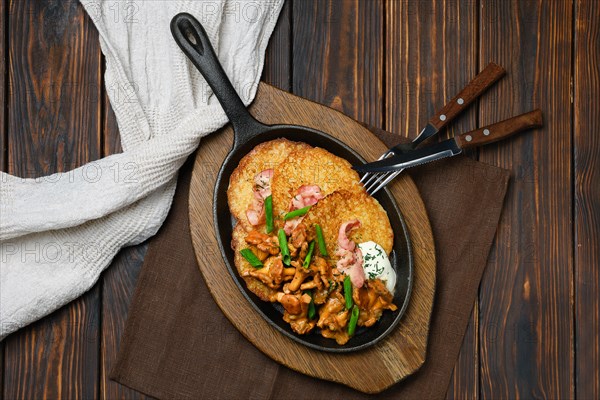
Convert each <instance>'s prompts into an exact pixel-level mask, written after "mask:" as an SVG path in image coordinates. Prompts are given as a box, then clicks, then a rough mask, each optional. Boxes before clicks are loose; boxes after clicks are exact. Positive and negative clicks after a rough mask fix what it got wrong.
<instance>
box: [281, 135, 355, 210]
mask: <svg viewBox="0 0 600 400" xmlns="http://www.w3.org/2000/svg"><path fill="white" fill-rule="evenodd" d="M359 180H360V179H359V177H358V173H357V172H356V171H355V170H353V169H352V165H350V163H349V162H348V161H346V160H344V159H343V158H340V157H337V156H335V155H333V154H331V153H330V152H328V151H327V150H324V149H321V148H319V147H311V148H309V149H302V150H296V151H293V152H292V153H290V154H289V155H288V156H287V158H286V159H285V160H283V161H282V162H281V163H280V164H279V165H278V166H277V168H276V169H275V174H274V175H273V182H272V184H271V190H272V193H273V216H274V217H275V219H280V218H281V217H282V216H283V215H284V214H285V213H287V212H288V211H289V210H290V204H291V200H292V198H293V197H294V196H295V195H296V194H297V191H298V188H300V186H302V185H317V186H319V188H320V189H321V193H322V194H323V195H324V196H327V195H329V194H331V193H333V192H335V191H336V190H340V189H344V190H348V191H361V190H362V186H361V184H360V182H359Z"/></svg>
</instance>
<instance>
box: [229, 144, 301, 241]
mask: <svg viewBox="0 0 600 400" xmlns="http://www.w3.org/2000/svg"><path fill="white" fill-rule="evenodd" d="M310 148H311V146H309V145H308V144H306V143H301V142H292V141H289V140H287V139H275V140H271V141H269V142H265V143H261V144H259V145H258V146H256V147H255V148H254V149H252V151H251V152H250V153H248V154H246V155H245V156H244V158H242V159H241V160H240V163H239V164H238V166H237V168H236V169H235V170H234V171H233V173H232V174H231V177H230V178H229V188H228V189H227V200H228V202H229V210H230V211H231V214H232V215H233V217H234V218H235V219H237V220H238V223H240V224H242V226H244V228H246V229H249V228H251V227H252V226H251V225H250V223H249V222H248V219H247V218H246V210H247V209H248V205H249V204H250V203H251V202H252V199H253V198H254V194H253V191H254V177H255V176H256V175H257V174H258V173H259V172H261V171H264V170H265V169H270V168H276V167H277V166H278V165H279V163H281V162H282V161H283V160H284V159H285V158H286V157H287V156H288V155H289V154H290V153H292V152H294V151H297V150H306V149H310Z"/></svg>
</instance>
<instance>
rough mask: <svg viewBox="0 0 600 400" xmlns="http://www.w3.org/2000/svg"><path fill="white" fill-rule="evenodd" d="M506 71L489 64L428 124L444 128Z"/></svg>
mask: <svg viewBox="0 0 600 400" xmlns="http://www.w3.org/2000/svg"><path fill="white" fill-rule="evenodd" d="M505 73H506V71H505V70H504V68H502V67H501V66H499V65H498V64H496V63H493V62H491V63H489V64H488V65H487V67H485V69H484V70H483V71H481V72H480V73H479V74H478V75H477V76H476V77H475V78H473V80H472V81H471V82H469V84H468V85H467V86H465V88H464V89H463V90H461V91H460V93H458V94H457V95H456V96H454V97H453V98H452V100H450V101H449V102H448V103H447V104H446V105H445V106H444V107H443V108H442V109H441V110H440V111H438V113H437V114H435V115H434V116H433V117H432V118H431V119H430V120H429V124H431V125H433V126H435V127H436V128H437V129H438V130H440V129H442V128H443V127H444V126H446V125H447V124H448V123H449V122H450V121H452V120H453V119H454V118H455V117H456V116H457V115H458V114H460V113H461V112H462V111H464V110H465V109H466V108H467V107H468V106H469V104H471V103H472V102H473V101H475V99H476V98H478V97H479V96H481V94H482V93H483V92H485V91H486V90H487V89H488V88H490V87H491V86H492V85H493V84H494V83H496V82H497V81H498V79H500V78H502V77H503V76H504V74H505Z"/></svg>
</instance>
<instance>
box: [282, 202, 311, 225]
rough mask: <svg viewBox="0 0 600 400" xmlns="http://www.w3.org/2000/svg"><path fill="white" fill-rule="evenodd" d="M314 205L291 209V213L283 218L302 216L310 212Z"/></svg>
mask: <svg viewBox="0 0 600 400" xmlns="http://www.w3.org/2000/svg"><path fill="white" fill-rule="evenodd" d="M311 207H312V206H306V207H304V208H299V209H297V210H294V211H290V212H289V213H287V214H285V215H284V217H283V219H284V220H285V221H287V220H288V219H292V218H296V217H301V216H303V215H304V214H306V213H307V212H308V210H310V208H311Z"/></svg>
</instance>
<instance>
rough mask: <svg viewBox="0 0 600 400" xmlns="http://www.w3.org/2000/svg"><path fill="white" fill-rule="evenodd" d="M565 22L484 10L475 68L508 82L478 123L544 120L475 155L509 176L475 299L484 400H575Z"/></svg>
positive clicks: (510, 8)
mask: <svg viewBox="0 0 600 400" xmlns="http://www.w3.org/2000/svg"><path fill="white" fill-rule="evenodd" d="M572 17H573V14H572V3H571V2H570V1H542V0H539V1H538V0H527V1H522V0H512V1H504V0H495V1H493V0H484V1H482V6H481V19H480V23H481V29H480V32H481V40H480V62H481V63H484V62H486V61H487V60H495V61H496V62H498V63H500V64H501V65H503V66H505V67H506V70H507V76H506V77H505V78H504V79H503V80H502V81H501V82H499V84H498V85H497V89H498V90H495V91H493V92H492V93H490V95H489V96H488V98H487V99H486V100H485V101H482V102H481V107H480V110H481V111H480V123H481V124H488V123H491V122H495V121H499V120H501V119H504V118H508V117H511V116H514V115H516V114H519V113H522V112H525V111H530V110H531V109H534V108H537V107H539V108H541V109H542V111H543V112H544V118H545V121H544V124H545V126H544V128H543V129H541V130H537V131H534V132H529V133H526V134H522V135H519V136H517V137H515V138H512V139H511V140H509V141H505V142H501V143H497V144H494V145H491V146H487V147H485V148H482V149H481V150H480V160H481V161H483V162H485V163H489V164H494V165H497V166H500V167H503V168H508V169H510V170H512V176H513V179H512V180H511V182H510V185H509V189H508V193H507V197H506V200H505V208H504V211H503V216H502V219H501V222H500V225H499V228H498V231H497V237H496V242H495V245H494V248H493V250H492V253H493V254H492V255H491V257H490V258H489V261H488V266H487V269H486V273H485V275H484V279H483V281H482V284H481V290H480V302H479V307H480V344H481V348H480V362H481V394H482V396H483V397H484V398H532V397H543V398H555V399H565V398H573V397H574V377H573V370H574V361H573V358H574V355H573V340H572V338H573V305H572V299H573V297H572V296H573V290H572V283H573V250H572V246H573V234H572V229H573V227H572V224H571V218H572V198H571V189H572V186H571V185H572V183H573V182H572V170H571V151H572V140H571V134H570V132H571V127H572V126H571V113H570V77H571V56H572V51H571V46H572V23H573V20H572Z"/></svg>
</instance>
